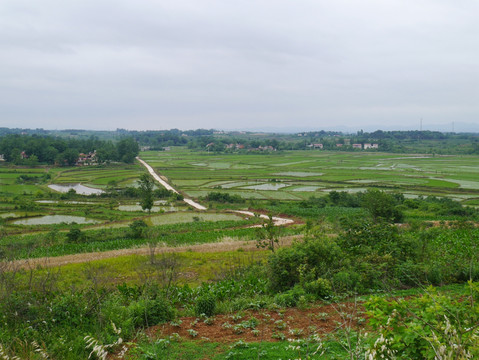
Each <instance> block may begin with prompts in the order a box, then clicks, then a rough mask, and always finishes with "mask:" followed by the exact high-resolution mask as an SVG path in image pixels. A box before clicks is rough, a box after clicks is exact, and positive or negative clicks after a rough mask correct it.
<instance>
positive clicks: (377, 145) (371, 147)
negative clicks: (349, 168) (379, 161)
mask: <svg viewBox="0 0 479 360" xmlns="http://www.w3.org/2000/svg"><path fill="white" fill-rule="evenodd" d="M367 149H379V144H369V143H366V144H364V150H367Z"/></svg>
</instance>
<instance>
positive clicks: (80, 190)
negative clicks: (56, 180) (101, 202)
mask: <svg viewBox="0 0 479 360" xmlns="http://www.w3.org/2000/svg"><path fill="white" fill-rule="evenodd" d="M48 187H49V188H50V189H52V190H55V191H58V192H62V193H67V192H68V191H70V190H71V189H73V190H75V191H76V193H77V194H80V195H100V194H102V193H103V192H104V191H103V190H101V189H95V188H91V187H88V186H85V185H82V184H69V185H58V184H52V185H48Z"/></svg>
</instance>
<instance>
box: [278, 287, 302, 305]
mask: <svg viewBox="0 0 479 360" xmlns="http://www.w3.org/2000/svg"><path fill="white" fill-rule="evenodd" d="M305 296H306V292H305V291H304V289H303V288H302V287H301V286H299V285H297V286H295V287H294V288H292V289H290V290H288V291H285V292H283V293H281V294H278V295H276V296H275V297H274V302H275V303H276V304H278V305H279V306H284V307H294V306H296V305H297V304H298V301H299V299H300V298H301V297H305Z"/></svg>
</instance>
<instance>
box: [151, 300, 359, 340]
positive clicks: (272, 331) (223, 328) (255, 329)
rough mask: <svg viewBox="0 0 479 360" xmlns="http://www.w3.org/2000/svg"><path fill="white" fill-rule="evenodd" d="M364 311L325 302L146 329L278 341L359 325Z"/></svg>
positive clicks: (203, 337) (189, 336)
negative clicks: (310, 306) (323, 303)
mask: <svg viewBox="0 0 479 360" xmlns="http://www.w3.org/2000/svg"><path fill="white" fill-rule="evenodd" d="M361 319H365V315H364V314H363V313H362V308H361V307H360V306H356V305H355V304H354V303H344V304H334V305H331V304H328V305H320V306H316V307H312V308H309V309H305V310H300V309H297V308H289V309H282V310H247V311H239V312H237V313H235V314H230V315H217V316H215V317H213V318H209V319H206V318H197V317H183V318H180V319H177V320H175V321H174V322H172V323H167V324H163V325H158V326H153V327H151V328H149V329H148V330H147V331H146V333H147V334H148V336H150V337H152V338H162V337H165V336H169V335H172V334H175V333H176V334H178V335H180V336H181V337H182V338H184V339H191V340H193V339H198V340H206V341H211V342H220V343H231V342H236V341H239V340H243V341H246V342H258V341H268V342H272V341H279V340H282V339H288V338H304V337H307V336H309V335H312V334H313V333H316V334H321V335H324V334H330V333H333V332H335V331H337V330H340V329H341V328H344V327H346V326H349V327H354V328H357V327H361V326H362V325H361V324H362V323H363V321H362V320H361Z"/></svg>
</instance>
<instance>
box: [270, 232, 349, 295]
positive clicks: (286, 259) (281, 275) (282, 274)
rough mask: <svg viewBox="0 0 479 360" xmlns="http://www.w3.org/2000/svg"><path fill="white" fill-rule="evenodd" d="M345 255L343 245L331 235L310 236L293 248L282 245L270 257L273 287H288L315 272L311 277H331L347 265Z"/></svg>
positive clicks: (281, 289)
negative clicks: (341, 247)
mask: <svg viewBox="0 0 479 360" xmlns="http://www.w3.org/2000/svg"><path fill="white" fill-rule="evenodd" d="M343 258H344V256H343V254H342V251H341V249H340V248H339V246H338V245H337V244H336V242H335V241H334V240H332V239H329V238H317V239H315V238H312V239H307V240H305V241H304V242H303V243H296V244H293V245H292V246H291V247H289V248H280V249H278V251H276V253H274V254H271V256H270V257H269V259H268V268H269V274H268V275H269V279H270V285H271V288H272V289H273V290H274V291H284V290H287V289H289V288H291V287H293V286H294V285H295V284H297V283H299V282H300V280H301V277H302V276H305V274H312V275H313V276H312V278H311V280H314V279H316V278H318V277H330V276H332V275H333V274H334V273H335V272H336V271H338V270H339V269H340V268H341V267H342V266H343V263H342V262H343ZM300 270H301V271H300ZM302 274H303V275H302Z"/></svg>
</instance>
